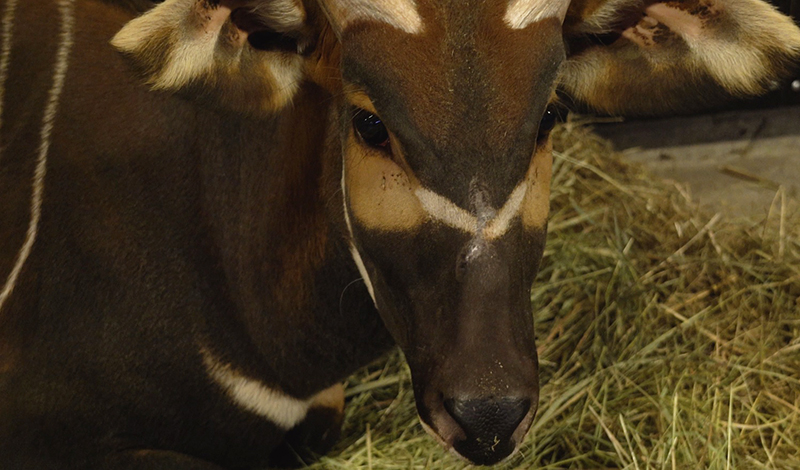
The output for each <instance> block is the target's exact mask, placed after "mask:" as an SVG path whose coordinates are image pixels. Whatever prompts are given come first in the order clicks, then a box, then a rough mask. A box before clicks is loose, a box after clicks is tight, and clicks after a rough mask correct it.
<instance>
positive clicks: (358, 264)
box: [342, 165, 378, 308]
mask: <svg viewBox="0 0 800 470" xmlns="http://www.w3.org/2000/svg"><path fill="white" fill-rule="evenodd" d="M344 182H345V165H342V201H344V221H345V224H347V232H348V233H349V234H350V240H351V241H350V256H352V257H353V261H355V263H356V267H357V268H358V272H359V273H360V274H361V279H363V280H364V284H366V285H367V291H368V292H369V296H370V297H372V303H373V304H375V307H376V308H377V306H378V304H377V302H375V290H374V289H373V288H372V281H371V280H370V278H369V273H367V268H366V266H364V260H362V259H361V254H359V253H358V249H357V248H356V246H355V245H354V244H353V242H352V240H353V239H354V237H353V224H352V223H351V222H350V211H348V210H347V185H345V184H344Z"/></svg>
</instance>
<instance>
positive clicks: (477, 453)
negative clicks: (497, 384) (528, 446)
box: [444, 398, 531, 465]
mask: <svg viewBox="0 0 800 470" xmlns="http://www.w3.org/2000/svg"><path fill="white" fill-rule="evenodd" d="M444 407H445V409H447V412H448V413H450V416H452V417H453V419H454V420H455V421H456V422H457V423H458V425H459V426H461V429H463V430H464V434H465V435H466V438H465V439H463V440H461V441H456V442H455V443H454V444H453V447H454V448H455V450H456V451H457V452H458V453H459V454H461V455H463V456H464V457H466V458H468V459H469V460H470V461H472V462H473V463H475V464H477V465H492V464H495V463H497V462H499V461H501V460H503V459H504V458H506V457H508V456H509V455H510V454H511V452H513V451H514V447H515V446H516V443H515V442H514V440H513V439H512V438H511V436H512V435H513V434H514V431H516V429H517V426H519V423H521V422H522V420H523V418H525V415H526V414H528V410H529V409H530V407H531V401H530V400H528V399H519V398H499V399H493V398H487V399H472V400H457V399H452V398H451V399H447V400H445V401H444Z"/></svg>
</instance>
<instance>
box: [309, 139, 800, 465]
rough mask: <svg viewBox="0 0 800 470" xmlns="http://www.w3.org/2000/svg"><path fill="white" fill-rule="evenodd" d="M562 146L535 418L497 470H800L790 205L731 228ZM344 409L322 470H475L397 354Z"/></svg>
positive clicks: (542, 298) (601, 155)
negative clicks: (424, 403)
mask: <svg viewBox="0 0 800 470" xmlns="http://www.w3.org/2000/svg"><path fill="white" fill-rule="evenodd" d="M554 139H555V143H556V145H555V147H556V149H557V151H556V158H555V166H554V172H553V199H552V216H551V222H550V235H549V238H548V242H547V243H548V244H547V249H546V252H545V260H544V263H543V267H542V270H541V272H540V274H539V276H538V279H537V282H536V284H535V285H534V289H533V292H532V299H533V306H534V312H535V313H534V314H535V323H536V335H537V344H538V345H539V353H540V361H541V374H540V376H541V383H542V389H541V398H540V402H539V411H538V414H537V417H536V420H535V421H534V424H533V427H532V429H531V432H530V433H529V434H528V436H527V438H526V441H525V443H524V444H523V445H522V446H521V449H520V452H519V453H518V454H516V455H515V456H513V457H512V458H511V459H510V460H509V461H508V462H506V464H504V465H500V466H499V467H500V468H550V469H554V468H575V469H590V468H627V469H636V470H638V469H681V470H683V469H698V468H709V469H750V468H753V469H757V468H770V469H797V468H800V233H798V232H800V224H797V223H790V222H789V216H788V215H787V214H786V211H785V207H786V203H785V201H784V202H783V203H781V201H780V198H777V199H776V204H775V205H774V207H773V210H772V211H771V214H770V216H769V217H768V218H767V220H766V221H762V222H760V223H757V224H755V223H754V224H750V225H746V224H742V223H741V222H738V223H732V222H729V221H727V220H725V219H724V218H723V217H721V216H719V215H713V214H706V213H703V212H702V211H700V210H699V209H697V208H696V207H695V206H694V205H693V204H692V203H691V202H690V201H689V200H688V198H687V197H686V195H685V193H684V192H683V191H682V190H681V189H680V187H678V186H675V185H673V186H669V185H667V184H666V183H662V182H660V181H654V180H653V178H651V177H649V176H648V175H647V174H645V173H644V172H642V171H640V170H638V169H637V168H635V167H632V166H630V165H628V164H625V163H623V162H621V161H620V159H619V158H618V156H617V155H615V154H614V152H612V151H611V150H610V148H609V146H608V145H607V144H606V143H605V142H604V141H602V140H601V139H600V138H598V137H596V136H594V135H593V134H592V133H591V132H590V131H588V130H587V129H586V128H585V127H583V126H581V125H578V124H576V123H568V124H566V125H564V126H562V128H561V129H560V130H558V131H557V132H556V134H555V135H554ZM779 195H780V194H779ZM348 397H349V401H348V408H347V419H346V423H345V428H344V433H343V435H344V438H343V440H342V442H341V443H340V444H339V445H338V446H337V447H336V449H334V451H333V452H332V453H331V454H330V455H329V456H328V457H324V458H323V459H322V460H321V461H320V462H318V463H317V464H315V465H314V466H313V468H316V469H321V468H324V469H353V468H364V469H369V468H374V469H381V470H382V469H416V468H432V469H437V468H443V469H458V468H465V467H467V465H466V464H465V463H464V462H462V461H460V460H458V459H456V458H455V457H453V456H451V455H449V454H447V452H445V451H444V450H442V449H441V448H440V447H439V446H438V445H437V444H436V443H435V442H434V441H433V439H432V438H430V437H428V436H427V435H426V434H425V433H424V431H423V430H422V428H421V427H420V425H419V424H418V418H417V415H416V411H415V409H414V402H413V394H412V389H411V384H410V380H409V373H408V370H407V367H406V366H405V364H404V363H403V361H402V358H401V357H400V354H399V353H393V354H392V355H391V356H390V357H389V359H388V361H387V360H383V361H380V362H379V363H376V364H373V365H372V366H371V367H369V368H367V369H366V370H364V371H362V372H360V373H359V374H356V375H355V376H354V377H352V378H351V379H350V381H349V383H348Z"/></svg>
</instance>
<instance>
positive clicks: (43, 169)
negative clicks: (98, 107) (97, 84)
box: [0, 0, 75, 311]
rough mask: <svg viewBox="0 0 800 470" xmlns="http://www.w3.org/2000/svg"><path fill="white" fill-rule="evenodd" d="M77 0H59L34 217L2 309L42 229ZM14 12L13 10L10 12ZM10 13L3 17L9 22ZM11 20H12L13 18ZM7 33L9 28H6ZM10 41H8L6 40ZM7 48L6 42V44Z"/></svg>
mask: <svg viewBox="0 0 800 470" xmlns="http://www.w3.org/2000/svg"><path fill="white" fill-rule="evenodd" d="M73 1H74V0H59V2H58V12H59V14H60V16H61V31H60V33H59V41H58V51H57V52H56V63H55V68H54V71H53V86H52V87H51V88H50V92H49V93H48V95H47V107H46V108H45V111H44V117H43V118H42V127H41V132H40V137H41V140H40V143H39V156H38V158H37V160H36V170H35V172H34V175H33V195H32V196H31V219H30V222H29V224H28V230H27V232H26V234H25V241H24V242H23V244H22V248H21V249H20V251H19V254H18V255H17V259H16V262H15V263H14V267H13V268H12V269H11V273H10V274H9V276H8V279H7V280H6V283H5V285H4V286H3V289H2V290H0V311H2V309H3V304H5V302H6V300H7V299H8V297H9V296H11V293H12V292H13V290H14V286H15V285H16V283H17V279H18V278H19V275H20V273H21V272H22V267H23V266H24V265H25V262H26V261H27V260H28V257H29V256H30V254H31V249H33V244H34V242H35V241H36V236H37V233H38V231H39V219H40V218H41V215H42V195H43V193H44V177H45V174H46V173H47V153H48V152H49V150H50V137H51V134H52V133H53V124H54V122H55V119H56V114H57V113H58V103H59V100H60V99H61V92H62V90H63V89H64V78H65V77H66V75H67V69H68V66H69V54H70V51H71V50H72V42H73V31H74V26H75V11H74V10H75V6H74V5H73ZM9 12H11V13H9ZM5 13H6V15H9V14H13V10H9V9H8V8H6V12H5ZM7 19H8V18H7V16H6V17H4V18H3V20H4V21H3V22H4V23H5V22H6V20H7ZM9 21H10V20H9ZM3 32H4V34H5V29H4V30H3ZM6 42H7V41H4V44H6ZM4 49H5V46H4Z"/></svg>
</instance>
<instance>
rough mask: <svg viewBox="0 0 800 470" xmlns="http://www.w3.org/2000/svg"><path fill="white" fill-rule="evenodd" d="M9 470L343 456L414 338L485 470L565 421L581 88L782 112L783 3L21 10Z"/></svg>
mask: <svg viewBox="0 0 800 470" xmlns="http://www.w3.org/2000/svg"><path fill="white" fill-rule="evenodd" d="M0 16H1V19H2V21H0V39H1V40H2V45H1V46H0V468H3V469H15V470H16V469H43V468H47V469H57V468H75V469H94V468H104V469H105V468H108V469H112V468H113V469H133V468H148V469H154V468H169V469H184V468H185V469H189V468H192V469H219V468H253V467H262V466H265V465H273V464H278V463H283V462H284V461H285V459H286V458H287V456H289V455H291V452H290V451H288V450H287V449H288V448H289V447H291V448H293V449H295V450H298V449H301V448H310V449H311V450H314V451H324V450H325V449H326V448H327V447H328V446H329V445H330V444H331V443H332V442H333V441H334V440H335V438H336V435H337V434H338V429H339V425H340V422H341V419H342V408H343V406H344V395H343V390H342V386H341V385H340V383H341V381H342V380H343V378H345V377H346V376H347V375H348V374H350V373H351V372H353V371H354V370H355V369H357V368H358V367H360V366H362V365H364V364H366V363H368V362H369V361H371V360H373V359H374V358H376V357H377V356H379V355H380V354H381V353H383V352H384V351H386V350H387V349H389V348H391V347H392V346H393V345H394V344H397V345H399V347H400V348H401V349H402V351H403V352H404V353H405V356H406V358H407V360H408V363H409V365H410V368H411V372H412V379H413V384H414V392H415V396H416V402H417V408H418V410H419V415H420V418H421V421H422V423H423V426H424V427H425V429H426V430H428V431H429V432H430V433H431V435H432V436H433V437H434V438H435V439H437V440H438V441H440V442H441V444H442V445H443V446H445V447H446V448H448V449H451V450H452V451H453V452H454V453H456V454H458V455H460V456H461V457H464V458H466V459H468V460H469V461H472V462H474V463H476V464H492V463H495V462H498V461H501V460H502V459H504V458H506V457H507V456H509V455H510V454H511V453H512V452H513V451H514V450H515V448H516V446H517V445H518V444H519V442H520V441H521V440H522V439H523V438H524V436H525V433H526V431H527V429H528V428H529V426H530V424H531V422H532V420H533V419H534V415H535V412H536V407H537V394H538V378H537V357H536V348H535V345H534V335H533V325H532V316H531V311H530V309H531V306H530V302H529V295H530V287H531V284H532V282H533V280H534V276H535V275H536V272H537V269H538V263H539V260H540V257H541V255H542V250H543V246H544V243H545V233H546V228H547V216H548V197H549V184H550V183H549V180H550V172H551V150H550V142H549V140H548V133H549V131H550V129H551V128H552V127H553V124H554V118H555V112H554V110H553V105H554V103H555V101H556V99H557V98H556V96H557V93H559V94H561V95H563V96H568V97H570V99H571V100H574V102H576V103H579V104H580V105H581V106H584V107H587V108H591V109H595V110H599V111H602V112H605V113H618V114H639V115H642V114H663V113H670V112H685V111H688V110H694V109H698V108H700V107H703V106H707V105H711V104H714V103H717V102H719V101H720V100H722V99H724V98H726V97H729V96H745V95H755V94H758V93H762V92H764V91H766V90H768V89H770V88H771V87H773V85H774V84H775V83H776V82H777V81H779V80H781V79H783V78H785V77H786V75H787V73H788V72H789V70H790V68H791V67H792V65H793V64H794V63H795V61H796V60H797V57H798V54H800V32H799V31H798V29H797V28H796V27H795V26H794V24H793V23H792V22H791V20H790V19H788V18H787V17H785V16H782V15H780V14H779V13H777V12H776V11H775V10H774V9H773V8H772V7H770V6H768V5H767V4H766V3H764V2H762V1H760V0H676V1H669V2H659V1H658V0H656V1H651V0H647V1H642V0H572V1H569V0H438V1H437V0H166V1H164V2H160V3H152V2H149V1H147V0H38V1H21V0H2V1H0Z"/></svg>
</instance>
